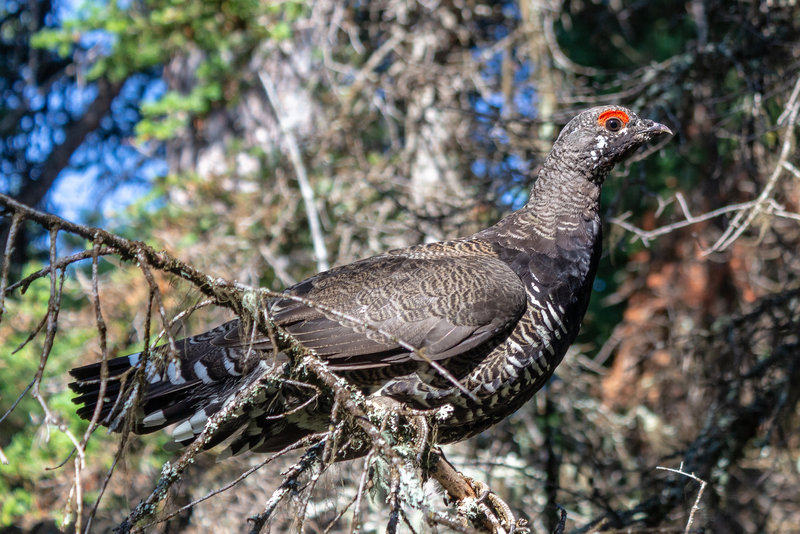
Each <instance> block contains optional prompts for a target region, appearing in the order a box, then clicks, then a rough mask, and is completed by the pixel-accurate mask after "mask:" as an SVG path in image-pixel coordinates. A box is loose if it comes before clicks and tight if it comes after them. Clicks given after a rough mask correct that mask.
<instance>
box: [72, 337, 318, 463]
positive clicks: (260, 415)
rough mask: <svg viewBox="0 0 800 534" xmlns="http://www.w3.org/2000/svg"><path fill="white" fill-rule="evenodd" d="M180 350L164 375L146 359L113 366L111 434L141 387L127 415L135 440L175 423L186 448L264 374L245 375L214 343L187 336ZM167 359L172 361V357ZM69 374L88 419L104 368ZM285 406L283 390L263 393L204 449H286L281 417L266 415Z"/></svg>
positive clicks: (106, 412) (106, 407) (105, 420)
mask: <svg viewBox="0 0 800 534" xmlns="http://www.w3.org/2000/svg"><path fill="white" fill-rule="evenodd" d="M177 346H178V350H179V357H180V364H179V365H177V366H176V365H175V364H174V363H169V364H167V365H166V366H163V367H165V369H164V370H163V371H162V372H159V370H158V369H159V366H157V365H155V364H154V363H152V362H148V363H147V364H146V366H145V368H144V369H143V368H142V361H141V360H142V357H141V354H138V353H137V354H131V355H129V356H122V357H119V358H114V359H111V360H108V361H107V362H106V367H107V379H106V380H105V390H104V392H103V398H102V407H101V410H100V418H99V422H100V423H101V424H103V425H105V426H109V427H110V428H111V429H112V430H120V429H121V425H119V424H118V422H119V420H120V419H121V416H126V417H127V416H128V415H127V414H123V410H126V409H128V407H127V405H128V404H130V403H128V402H126V401H127V400H128V398H129V395H131V394H132V391H133V388H134V387H136V384H140V385H141V386H140V387H141V390H140V391H141V393H140V398H139V401H138V402H137V403H135V404H136V405H135V406H134V407H133V408H134V409H133V410H132V412H131V415H130V417H132V430H133V431H134V432H136V433H137V434H147V433H150V432H155V431H157V430H160V429H163V428H165V427H168V426H170V425H175V426H174V428H173V430H172V436H173V439H174V440H175V442H176V443H177V444H178V445H179V446H185V445H188V444H189V443H191V442H192V441H193V440H194V439H195V437H196V436H197V435H198V434H200V433H201V432H202V431H203V429H204V428H205V426H206V423H207V421H208V419H209V418H210V417H212V416H213V415H214V414H215V413H217V412H218V411H219V410H220V409H221V408H222V407H223V406H224V405H225V403H226V401H227V400H228V399H229V398H230V397H231V396H232V395H234V394H235V393H236V392H237V391H238V390H239V389H240V388H243V387H247V386H249V385H250V384H252V383H253V381H254V380H256V379H257V377H259V376H261V373H259V372H253V373H244V374H242V369H241V367H240V366H239V362H238V360H236V359H235V358H236V357H237V356H238V355H237V354H235V353H232V352H231V351H226V352H221V351H219V350H218V348H217V347H214V346H213V345H210V344H209V343H201V342H199V341H198V340H197V339H192V338H189V339H187V340H181V341H179V342H178V343H177ZM161 351H165V349H164V348H157V349H156V351H155V353H154V358H156V357H158V358H161V357H162V356H161V354H160V352H161ZM164 359H166V360H167V361H169V360H168V357H164ZM226 359H227V360H226ZM273 361H274V360H273ZM266 365H267V364H266V362H263V361H262V362H260V363H259V365H258V368H259V369H260V370H262V371H263V370H264V369H266ZM228 371H230V372H228ZM253 371H256V369H253ZM70 374H71V375H72V377H73V378H75V380H74V381H73V382H72V383H70V384H69V387H70V389H72V391H74V392H75V393H76V394H77V395H76V396H75V397H74V398H73V399H72V400H73V402H74V403H75V404H79V405H82V406H80V407H79V408H78V410H77V412H78V415H79V416H80V417H82V418H84V419H87V420H89V419H91V418H92V416H93V415H94V412H95V409H96V407H97V405H98V403H99V402H101V399H100V398H99V396H100V391H101V385H102V382H103V380H102V379H101V375H102V365H101V363H99V362H98V363H93V364H89V365H85V366H83V367H77V368H74V369H72V370H71V371H70ZM286 402H287V401H286V399H283V398H282V394H281V388H269V391H266V390H262V391H261V392H260V393H259V398H258V400H257V401H256V402H255V403H254V404H252V405H250V406H249V407H248V408H246V409H244V410H241V411H240V412H237V413H236V414H232V417H231V418H229V419H228V420H227V421H226V422H225V423H224V424H222V425H220V427H219V428H218V429H217V430H216V431H215V433H214V435H213V436H212V437H211V439H210V441H209V442H208V443H207V444H206V445H205V446H204V448H205V449H210V448H212V447H214V446H216V445H218V444H220V443H223V442H227V444H228V446H229V449H230V450H229V451H226V452H228V454H239V453H241V452H244V451H246V450H249V449H256V448H257V449H259V450H265V449H272V448H275V450H278V449H280V448H283V447H285V446H286V445H287V444H288V443H287V441H286V439H287V438H288V437H290V436H288V435H284V432H283V430H284V429H285V428H287V423H286V421H285V420H284V419H282V418H281V416H280V415H279V416H277V417H275V416H274V415H273V416H271V415H269V413H271V414H276V413H277V414H280V413H284V412H287V411H289V410H288V409H287V406H286ZM289 402H290V404H291V402H293V401H289ZM267 412H269V413H267ZM307 433H308V430H305V431H303V430H301V429H297V428H295V429H294V430H293V432H290V434H292V436H294V435H295V434H298V435H300V437H302V435H303V434H307ZM292 439H294V438H292ZM289 443H291V442H289Z"/></svg>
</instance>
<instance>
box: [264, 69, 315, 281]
mask: <svg viewBox="0 0 800 534" xmlns="http://www.w3.org/2000/svg"><path fill="white" fill-rule="evenodd" d="M258 77H259V79H260V80H261V85H262V86H263V87H264V93H266V95H267V99H268V100H269V103H270V104H271V105H272V109H273V110H274V111H275V117H276V118H277V119H278V125H279V126H280V128H281V133H283V137H284V140H285V141H286V146H287V148H288V149H289V159H290V160H291V162H292V166H293V167H294V171H295V175H296V176H297V184H298V185H299V186H300V194H301V195H302V196H303V205H304V206H305V207H306V217H307V218H308V229H309V231H310V232H311V242H312V243H313V245H314V254H315V255H316V257H317V269H318V270H319V271H327V270H328V269H329V268H330V264H329V263H328V249H327V247H326V246H325V238H324V237H323V236H322V225H320V222H319V212H318V211H317V205H316V200H315V199H314V190H313V189H312V188H311V184H310V183H309V181H308V173H307V172H306V167H305V165H304V164H303V158H302V156H301V154H300V147H299V145H298V143H297V138H296V137H295V136H294V133H293V132H292V129H291V127H290V126H289V125H288V124H286V118H285V114H284V112H283V110H282V109H281V104H280V100H278V92H277V90H276V89H275V84H274V83H272V78H270V75H269V74H268V73H267V72H266V71H263V70H262V71H259V73H258Z"/></svg>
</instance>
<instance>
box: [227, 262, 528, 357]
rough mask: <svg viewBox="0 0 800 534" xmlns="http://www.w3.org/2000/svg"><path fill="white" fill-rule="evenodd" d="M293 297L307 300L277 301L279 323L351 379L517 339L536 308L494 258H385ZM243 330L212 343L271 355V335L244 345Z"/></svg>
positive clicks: (317, 281) (332, 274)
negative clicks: (516, 331)
mask: <svg viewBox="0 0 800 534" xmlns="http://www.w3.org/2000/svg"><path fill="white" fill-rule="evenodd" d="M287 293H288V294H290V295H292V296H295V297H299V298H301V299H303V301H302V302H300V301H297V300H290V299H279V300H276V301H274V302H272V303H271V306H270V311H271V313H272V319H273V321H274V322H275V324H277V325H279V326H281V327H282V328H285V329H286V330H287V331H288V332H289V333H290V334H292V335H293V336H294V337H295V338H296V339H297V340H298V341H299V342H300V343H302V344H303V345H304V346H305V347H306V348H309V349H312V350H314V351H315V352H316V353H317V354H318V355H319V356H320V357H322V358H323V359H325V360H327V361H328V362H329V363H330V365H331V368H333V369H335V370H344V371H347V370H358V369H369V368H377V367H387V366H390V365H394V364H398V363H406V362H411V361H413V360H425V359H431V360H444V359H447V358H451V357H453V356H459V355H464V354H467V353H469V352H470V351H474V350H478V349H480V348H481V347H484V346H488V345H491V344H492V342H493V341H495V340H496V338H497V337H498V336H505V335H507V334H508V332H509V331H510V330H511V328H512V327H513V326H514V325H515V324H516V322H517V321H518V320H519V318H520V317H521V316H522V313H523V312H524V311H525V307H526V297H525V288H524V286H523V284H522V282H521V280H520V279H519V277H518V276H517V275H516V274H515V273H514V272H513V271H512V270H511V268H510V267H508V265H507V264H505V263H504V262H502V261H501V260H499V259H497V258H494V257H491V256H436V257H421V258H420V257H414V256H411V255H403V254H384V255H381V256H375V257H373V258H368V259H365V260H361V261H358V262H355V263H352V264H349V265H345V266H343V267H339V268H336V269H332V270H330V271H326V272H324V273H320V274H318V275H316V276H313V277H311V278H309V279H307V280H305V281H303V282H301V283H299V284H297V285H296V286H294V287H292V288H290V289H289V290H287ZM232 326H233V325H232ZM234 330H235V329H234V328H228V329H227V332H226V333H225V335H222V336H217V337H216V338H215V339H214V340H213V341H212V343H213V344H214V345H217V346H228V347H231V346H234V345H241V344H243V343H254V346H255V347H256V348H259V349H261V350H267V349H269V348H270V347H271V345H270V342H269V339H268V338H266V337H264V336H261V337H258V338H257V339H252V338H251V339H243V337H242V336H241V334H236V333H235V332H234ZM410 348H413V349H418V350H420V351H422V352H423V354H422V355H421V354H419V353H417V352H414V351H413V350H410Z"/></svg>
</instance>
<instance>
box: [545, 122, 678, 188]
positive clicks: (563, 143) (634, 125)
mask: <svg viewBox="0 0 800 534" xmlns="http://www.w3.org/2000/svg"><path fill="white" fill-rule="evenodd" d="M661 134H670V135H671V134H672V131H671V130H670V129H669V128H667V127H666V126H664V125H663V124H659V123H657V122H654V121H651V120H649V119H642V118H640V117H639V116H638V115H636V113H634V112H633V111H631V110H629V109H627V108H624V107H622V106H601V107H596V108H591V109H588V110H586V111H584V112H582V113H580V114H579V115H577V116H576V117H575V118H573V119H572V120H571V121H569V123H567V125H566V126H565V127H564V129H563V130H561V134H560V135H559V136H558V139H557V140H556V142H555V144H554V145H553V150H552V152H551V157H553V158H555V159H556V160H557V163H556V165H558V166H561V165H565V164H569V165H571V166H573V165H574V166H575V167H576V168H573V169H570V170H571V171H573V172H574V171H578V172H579V173H580V174H582V175H584V176H586V177H587V178H589V179H590V180H591V181H593V182H597V183H602V182H603V180H604V179H605V177H606V176H607V175H608V173H609V172H610V171H611V169H612V168H613V167H614V165H615V164H617V163H619V162H620V161H622V160H623V159H625V157H626V156H628V155H630V154H631V153H632V152H633V151H634V150H636V149H637V148H639V147H640V146H642V145H644V144H645V143H647V142H648V141H650V140H651V139H653V138H655V137H657V136H659V135H661Z"/></svg>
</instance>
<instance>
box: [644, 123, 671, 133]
mask: <svg viewBox="0 0 800 534" xmlns="http://www.w3.org/2000/svg"><path fill="white" fill-rule="evenodd" d="M644 133H646V134H647V135H649V136H650V137H655V136H657V135H661V134H669V135H672V130H670V129H669V128H667V127H666V126H664V125H663V124H659V123H657V122H653V121H651V120H647V121H645V130H644Z"/></svg>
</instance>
